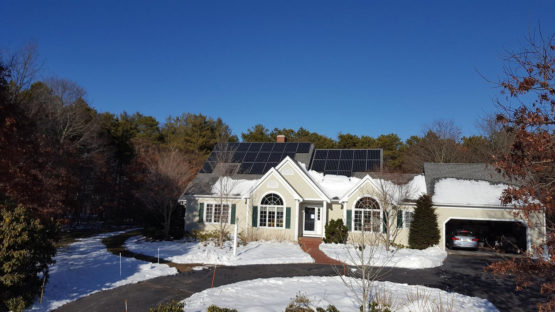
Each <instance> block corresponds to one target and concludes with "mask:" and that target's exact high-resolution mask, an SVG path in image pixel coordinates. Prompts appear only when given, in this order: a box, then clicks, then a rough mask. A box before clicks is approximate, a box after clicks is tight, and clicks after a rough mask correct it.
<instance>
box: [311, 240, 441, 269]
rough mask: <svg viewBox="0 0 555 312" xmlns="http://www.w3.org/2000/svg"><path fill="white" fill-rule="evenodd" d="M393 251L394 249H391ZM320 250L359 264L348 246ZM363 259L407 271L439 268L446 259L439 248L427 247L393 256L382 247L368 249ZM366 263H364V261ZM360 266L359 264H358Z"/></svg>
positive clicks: (358, 253)
mask: <svg viewBox="0 0 555 312" xmlns="http://www.w3.org/2000/svg"><path fill="white" fill-rule="evenodd" d="M393 249H394V248H393ZM320 250H321V251H322V252H324V253H325V254H326V255H327V256H328V257H330V258H333V259H336V260H339V261H341V262H345V263H347V264H350V265H356V264H357V263H355V262H360V261H359V260H358V259H359V257H360V256H359V255H360V252H359V251H358V250H355V248H354V247H353V246H352V245H349V244H345V245H344V244H324V243H323V244H321V245H320ZM364 256H365V259H369V257H370V256H372V260H371V261H370V262H371V265H374V266H387V267H396V268H407V269H426V268H434V267H438V266H441V265H442V264H443V260H445V258H446V257H447V252H445V251H443V250H441V249H440V248H439V247H437V246H435V247H429V248H426V249H424V250H418V249H409V248H401V249H397V250H396V251H395V252H394V253H393V254H391V253H388V252H387V251H386V250H385V248H384V247H383V246H377V247H372V248H368V249H367V250H365V255H364ZM365 262H366V261H365ZM358 264H360V263H358Z"/></svg>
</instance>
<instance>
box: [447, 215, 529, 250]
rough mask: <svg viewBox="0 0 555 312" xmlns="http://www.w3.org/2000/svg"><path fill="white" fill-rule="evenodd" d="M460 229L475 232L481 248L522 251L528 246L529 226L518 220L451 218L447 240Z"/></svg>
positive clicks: (448, 223)
mask: <svg viewBox="0 0 555 312" xmlns="http://www.w3.org/2000/svg"><path fill="white" fill-rule="evenodd" d="M458 230H467V231H471V232H473V233H474V235H476V236H477V237H478V240H479V245H480V248H486V249H488V248H491V249H497V250H500V251H504V252H509V253H520V252H524V251H526V249H527V246H528V244H527V233H526V231H527V227H526V225H525V224H523V223H521V222H517V221H486V220H464V219H451V220H449V221H448V222H447V223H446V224H445V233H444V235H445V241H446V242H447V241H448V240H449V239H451V237H452V236H453V233H455V232H456V231H458Z"/></svg>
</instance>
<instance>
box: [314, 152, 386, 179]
mask: <svg viewBox="0 0 555 312" xmlns="http://www.w3.org/2000/svg"><path fill="white" fill-rule="evenodd" d="M381 162H382V150H381V149H316V150H315V151H314V157H313V160H312V163H311V166H310V169H311V170H316V171H319V172H323V173H324V174H337V175H346V176H352V175H353V172H369V171H376V170H380V169H381Z"/></svg>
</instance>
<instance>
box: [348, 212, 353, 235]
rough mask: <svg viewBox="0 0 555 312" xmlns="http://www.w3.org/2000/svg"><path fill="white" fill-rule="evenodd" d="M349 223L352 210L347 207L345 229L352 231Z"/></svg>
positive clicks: (351, 220) (351, 219) (351, 221)
mask: <svg viewBox="0 0 555 312" xmlns="http://www.w3.org/2000/svg"><path fill="white" fill-rule="evenodd" d="M351 223H353V211H352V210H350V209H349V210H347V229H348V230H349V231H352V229H351Z"/></svg>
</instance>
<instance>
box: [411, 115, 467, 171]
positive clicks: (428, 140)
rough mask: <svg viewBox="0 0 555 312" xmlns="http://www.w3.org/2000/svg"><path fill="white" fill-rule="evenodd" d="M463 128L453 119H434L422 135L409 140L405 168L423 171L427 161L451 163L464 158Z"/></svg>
mask: <svg viewBox="0 0 555 312" xmlns="http://www.w3.org/2000/svg"><path fill="white" fill-rule="evenodd" d="M460 138H461V130H460V129H459V128H458V127H457V126H456V125H455V123H454V122H453V121H442V120H439V121H434V122H433V123H432V124H431V125H429V126H428V127H426V128H425V129H424V135H423V136H422V137H411V138H409V140H407V145H408V148H407V151H406V153H405V155H409V156H407V157H405V158H404V159H403V165H404V167H405V169H407V170H410V171H422V168H423V166H424V163H425V162H438V163H449V162H458V161H461V160H462V157H461V156H462V153H461V151H462V150H461V147H460V144H459V142H460Z"/></svg>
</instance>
